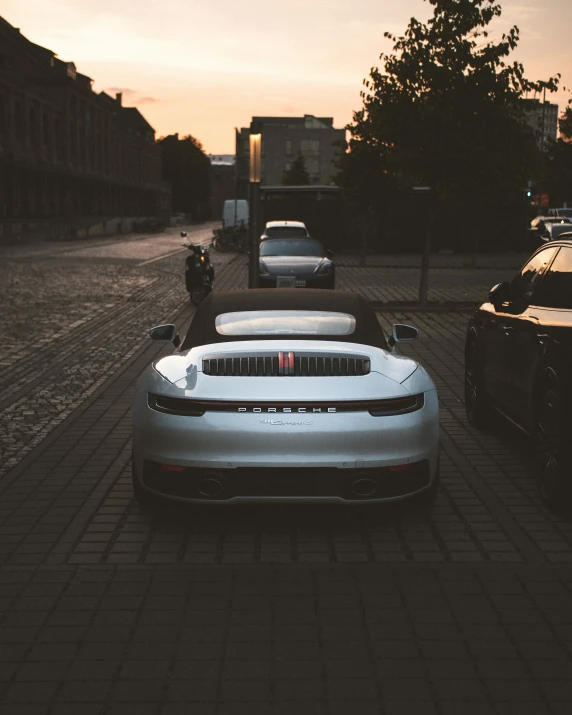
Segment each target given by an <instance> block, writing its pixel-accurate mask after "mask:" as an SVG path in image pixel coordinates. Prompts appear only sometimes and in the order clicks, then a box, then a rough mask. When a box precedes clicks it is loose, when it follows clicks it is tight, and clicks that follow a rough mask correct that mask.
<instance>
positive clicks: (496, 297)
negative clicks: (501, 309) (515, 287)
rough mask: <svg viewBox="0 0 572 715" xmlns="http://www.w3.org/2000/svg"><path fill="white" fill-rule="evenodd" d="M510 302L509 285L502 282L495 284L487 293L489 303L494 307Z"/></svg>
mask: <svg viewBox="0 0 572 715" xmlns="http://www.w3.org/2000/svg"><path fill="white" fill-rule="evenodd" d="M509 300H510V283H507V281H503V282H502V283H497V285H496V286H494V287H493V288H491V290H490V292H489V301H490V302H491V303H492V304H493V305H494V306H495V308H496V307H497V306H500V305H502V304H503V303H507V302H508V301H509Z"/></svg>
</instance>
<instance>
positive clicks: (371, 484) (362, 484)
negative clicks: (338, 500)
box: [352, 479, 377, 498]
mask: <svg viewBox="0 0 572 715" xmlns="http://www.w3.org/2000/svg"><path fill="white" fill-rule="evenodd" d="M376 491H377V482H375V481H374V480H373V479H356V480H355V482H354V483H353V484H352V492H353V493H354V494H355V495H356V496H357V497H363V498H367V497H372V496H373V495H374V494H375V492H376Z"/></svg>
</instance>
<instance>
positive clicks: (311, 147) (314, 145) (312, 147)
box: [300, 139, 320, 154]
mask: <svg viewBox="0 0 572 715" xmlns="http://www.w3.org/2000/svg"><path fill="white" fill-rule="evenodd" d="M300 145H301V149H302V154H319V153H320V140H319V139H302V141H301V142H300Z"/></svg>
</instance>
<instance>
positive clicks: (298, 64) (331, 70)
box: [0, 0, 572, 154]
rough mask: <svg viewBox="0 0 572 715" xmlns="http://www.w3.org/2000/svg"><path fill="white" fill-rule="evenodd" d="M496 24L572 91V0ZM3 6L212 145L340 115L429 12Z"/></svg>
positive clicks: (222, 1)
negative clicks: (264, 123) (263, 121)
mask: <svg viewBox="0 0 572 715" xmlns="http://www.w3.org/2000/svg"><path fill="white" fill-rule="evenodd" d="M500 4H501V6H502V8H503V14H502V18H501V19H500V20H497V21H496V22H495V23H494V24H493V25H492V26H491V27H492V32H491V35H490V38H491V39H492V40H493V41H498V40H499V39H500V37H501V35H502V33H503V31H506V30H507V29H508V28H509V27H511V26H512V25H518V27H519V29H520V37H521V40H520V43H519V46H518V48H517V50H516V51H515V52H514V53H513V55H512V56H511V59H514V60H518V61H520V62H522V63H523V64H524V68H525V72H526V76H527V77H528V78H529V79H534V80H536V79H547V78H548V77H550V76H553V75H555V74H556V73H558V72H560V73H561V75H562V79H561V83H560V87H561V89H560V91H559V92H558V94H557V95H551V96H550V97H549V98H550V101H553V102H557V103H558V104H559V107H560V110H562V109H563V108H564V106H565V105H566V103H567V101H568V100H569V99H570V98H572V94H571V93H570V91H569V90H567V89H564V88H567V87H570V86H572V61H571V59H570V51H569V35H570V28H571V27H572V2H571V0H545V2H544V3H543V6H542V7H539V4H538V3H537V2H536V0H500ZM0 15H1V16H2V17H4V18H5V19H6V20H7V21H8V22H9V23H11V24H12V25H14V26H15V27H19V28H20V30H21V32H22V34H23V35H24V36H25V37H27V38H28V39H29V40H31V41H32V42H34V43H36V44H39V45H42V46H44V47H48V48H49V49H50V50H52V51H53V52H55V53H56V54H57V55H58V57H59V58H60V59H62V60H65V61H72V62H74V63H75V65H76V67H77V69H78V71H79V72H81V73H83V74H87V75H88V76H90V77H91V78H92V79H93V80H94V90H95V91H101V90H105V91H107V92H109V93H111V94H114V93H115V92H123V103H124V105H125V106H136V107H138V108H139V109H140V111H141V112H142V113H143V114H144V116H145V117H146V119H147V120H148V121H149V123H150V124H151V125H152V126H153V127H154V128H155V130H156V132H157V136H164V135H166V134H173V133H175V132H178V133H179V135H180V136H183V135H186V134H192V135H193V136H194V137H196V138H197V139H198V140H199V141H200V142H202V144H203V146H204V148H205V151H207V152H209V153H213V154H232V153H234V128H235V127H244V126H248V124H249V123H250V119H251V117H252V116H302V115H303V114H314V115H316V116H325V117H333V118H334V125H335V126H336V127H343V126H345V125H346V124H347V123H348V122H350V121H351V119H352V112H353V111H355V110H358V109H360V108H361V106H362V102H361V99H360V91H361V89H362V80H363V79H364V78H365V77H367V76H368V75H369V71H370V69H371V67H372V66H379V65H380V61H379V55H380V53H381V52H389V51H390V50H391V46H392V43H391V42H390V41H388V40H386V39H384V37H383V33H384V32H386V31H387V32H392V33H394V34H397V35H401V34H403V32H404V31H405V29H406V27H407V24H408V22H409V19H410V18H411V17H416V18H417V19H418V20H421V21H425V20H427V19H428V18H429V17H430V16H431V15H432V6H431V5H430V4H429V2H425V1H424V0H399V2H396V1H395V0H355V2H354V3H353V5H352V6H351V7H350V6H349V4H348V3H347V2H346V0H312V1H311V2H310V1H309V0H283V2H281V3H276V2H271V0H246V2H242V3H237V2H235V0H209V1H207V0H161V2H157V1H156V0H137V1H135V0H0Z"/></svg>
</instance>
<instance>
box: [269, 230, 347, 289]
mask: <svg viewBox="0 0 572 715" xmlns="http://www.w3.org/2000/svg"><path fill="white" fill-rule="evenodd" d="M332 256H333V254H332V252H331V251H327V250H326V249H325V248H324V247H323V246H322V244H321V243H320V242H319V241H316V240H315V239H313V238H267V239H266V240H265V241H262V243H261V244H260V264H259V285H260V287H261V288H334V287H335V282H336V274H335V266H334V264H333V262H332V260H331V259H332Z"/></svg>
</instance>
